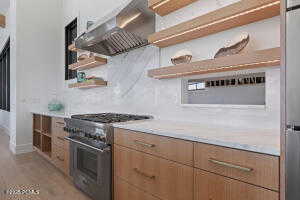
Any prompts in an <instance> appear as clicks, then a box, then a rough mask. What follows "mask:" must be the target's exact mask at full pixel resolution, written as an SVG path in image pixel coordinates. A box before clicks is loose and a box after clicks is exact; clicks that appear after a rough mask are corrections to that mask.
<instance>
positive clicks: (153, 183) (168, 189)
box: [114, 145, 194, 200]
mask: <svg viewBox="0 0 300 200" xmlns="http://www.w3.org/2000/svg"><path fill="white" fill-rule="evenodd" d="M114 164H115V176H116V177H121V178H122V179H124V180H126V181H127V182H128V183H130V184H131V185H133V186H135V187H137V188H140V189H142V190H144V191H147V192H148V193H149V194H151V195H153V196H156V197H158V198H160V199H166V200H193V175H194V172H193V171H194V170H193V168H192V167H189V166H185V165H181V164H178V163H176V162H172V161H169V160H165V159H161V158H158V157H155V156H151V155H148V154H145V153H142V152H138V151H135V150H131V149H128V148H125V147H121V146H117V145H115V146H114Z"/></svg>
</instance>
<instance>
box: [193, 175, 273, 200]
mask: <svg viewBox="0 0 300 200" xmlns="http://www.w3.org/2000/svg"><path fill="white" fill-rule="evenodd" d="M194 200H279V194H278V193H277V192H274V191H271V190H268V189H264V188H261V187H257V186H254V185H250V184H247V183H243V182H240V181H237V180H234V179H231V178H227V177H223V176H219V175H216V174H213V173H210V172H206V171H202V170H195V199H194Z"/></svg>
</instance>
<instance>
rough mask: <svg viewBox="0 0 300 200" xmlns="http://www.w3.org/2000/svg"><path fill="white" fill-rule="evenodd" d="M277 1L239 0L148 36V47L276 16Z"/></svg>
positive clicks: (166, 44) (183, 40)
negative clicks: (149, 44)
mask: <svg viewBox="0 0 300 200" xmlns="http://www.w3.org/2000/svg"><path fill="white" fill-rule="evenodd" d="M279 14H280V0H241V1H239V2H237V3H233V4H231V5H228V6H226V7H223V8H220V9H218V10H215V11H213V12H210V13H208V14H205V15H202V16H199V17H196V18H194V19H192V20H189V21H187V22H183V23H181V24H178V25H176V26H173V27H171V28H168V29H165V30H162V31H160V32H157V33H154V34H152V35H150V36H149V38H148V40H149V42H150V43H151V44H154V45H156V46H158V47H168V46H171V45H175V44H179V43H182V42H186V41H190V40H193V39H197V38H200V37H204V36H207V35H211V34H214V33H218V32H221V31H225V30H228V29H231V28H235V27H239V26H242V25H246V24H250V23H253V22H257V21H260V20H264V19H268V18H271V17H275V16H278V15H279Z"/></svg>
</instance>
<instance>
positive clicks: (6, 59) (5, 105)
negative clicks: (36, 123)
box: [0, 38, 10, 112]
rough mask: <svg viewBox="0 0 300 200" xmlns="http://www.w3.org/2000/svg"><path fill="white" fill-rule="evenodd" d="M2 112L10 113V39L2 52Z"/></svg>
mask: <svg viewBox="0 0 300 200" xmlns="http://www.w3.org/2000/svg"><path fill="white" fill-rule="evenodd" d="M0 75H1V76H0V83H1V87H0V94H1V96H0V97H1V98H0V110H4V111H7V112H10V38H8V40H7V41H6V43H5V45H4V47H3V49H2V50H1V52H0Z"/></svg>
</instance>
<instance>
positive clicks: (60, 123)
mask: <svg viewBox="0 0 300 200" xmlns="http://www.w3.org/2000/svg"><path fill="white" fill-rule="evenodd" d="M56 123H57V124H59V125H65V123H64V122H56Z"/></svg>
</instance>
